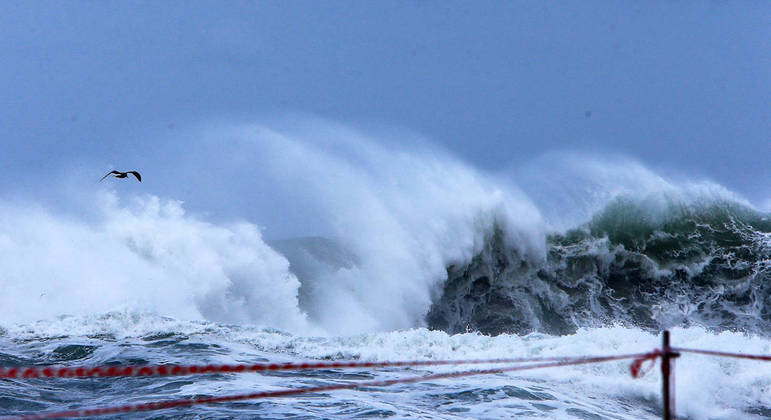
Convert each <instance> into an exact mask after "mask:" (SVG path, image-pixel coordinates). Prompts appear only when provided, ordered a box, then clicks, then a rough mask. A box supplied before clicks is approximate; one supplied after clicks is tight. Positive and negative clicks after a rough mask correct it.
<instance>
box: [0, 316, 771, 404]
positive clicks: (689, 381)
mask: <svg viewBox="0 0 771 420" xmlns="http://www.w3.org/2000/svg"><path fill="white" fill-rule="evenodd" d="M105 334H107V335H109V336H111V337H114V338H115V339H117V340H118V342H117V343H115V342H112V341H109V342H103V341H100V340H99V339H98V338H89V339H85V338H84V337H85V336H91V337H99V336H102V335H105ZM164 334H177V335H181V336H184V337H186V338H187V340H188V341H189V342H193V343H198V342H200V343H206V344H207V345H216V346H218V348H220V349H223V350H224V351H218V352H217V353H215V354H212V353H208V355H207V356H205V357H206V359H203V360H201V362H202V363H210V362H212V363H252V362H254V361H255V360H270V361H272V362H290V361H307V360H318V359H332V360H339V359H343V360H351V359H356V360H361V361H394V360H446V359H456V360H458V359H482V358H485V359H486V358H506V357H548V356H583V355H616V354H627V353H639V352H648V351H651V350H653V349H655V348H657V347H658V346H660V343H661V338H660V335H657V334H651V333H649V332H645V331H642V330H640V329H637V328H626V327H605V328H586V329H580V330H578V331H577V332H576V333H574V334H570V335H565V336H550V335H544V334H530V335H526V336H517V335H507V334H503V335H499V336H496V337H490V336H483V335H479V334H476V333H468V334H457V335H448V334H446V333H444V332H441V331H428V330H426V329H422V328H417V329H410V330H404V331H391V332H381V333H367V334H360V335H351V336H336V337H318V336H305V335H290V334H286V333H282V332H278V331H274V330H264V329H259V328H255V327H246V326H228V325H223V324H219V323H214V322H208V321H196V322H191V321H180V320H174V319H170V318H160V317H158V316H156V315H152V314H139V313H131V312H122V313H112V314H106V315H100V316H83V317H66V318H61V319H55V320H50V321H45V322H38V323H35V324H28V325H15V326H11V327H9V328H8V331H7V332H6V334H5V335H6V337H9V338H14V339H17V338H18V339H24V340H37V341H39V342H40V343H41V345H45V343H49V342H51V340H52V339H54V340H58V341H53V343H54V344H52V345H54V346H59V345H62V340H64V341H67V340H70V341H71V342H73V343H81V344H98V345H101V346H104V349H103V350H100V351H102V352H103V353H104V354H105V355H109V354H110V350H109V348H110V346H115V345H116V344H121V343H130V344H131V347H130V348H131V349H132V353H131V354H132V355H135V357H144V358H146V359H148V360H154V358H158V357H160V358H161V360H164V361H166V362H169V361H171V362H174V361H176V362H177V363H194V362H195V361H196V360H197V359H196V358H197V357H201V356H198V355H196V354H194V353H191V354H186V353H179V354H176V353H175V354H174V355H172V354H167V353H163V354H162V355H161V354H158V355H156V354H155V353H156V352H157V351H158V350H157V349H155V348H153V347H145V345H146V344H147V343H148V342H147V341H145V339H146V338H145V337H147V336H152V335H160V336H163V335H164ZM63 335H64V336H67V335H69V336H70V337H71V338H69V339H62V338H60V337H62V336H63ZM672 344H673V345H675V346H679V347H687V348H700V349H714V350H721V351H728V352H738V353H745V354H769V353H771V341H769V340H768V339H766V338H762V337H759V336H754V335H747V334H742V333H734V332H722V333H713V332H710V331H707V330H705V329H703V328H697V327H694V328H675V329H673V330H672ZM121 348H122V349H126V348H127V347H126V346H125V344H122V345H121ZM41 349H42V348H41ZM42 350H43V351H45V349H42ZM49 350H51V349H49ZM95 357H99V355H96V356H95ZM178 357H181V359H177V358H178ZM191 358H192V359H191ZM629 363H630V361H618V362H604V363H598V364H588V365H579V366H568V367H559V368H549V369H538V370H527V371H520V372H513V373H510V374H505V375H486V376H473V377H468V378H458V379H451V380H442V381H432V383H433V384H434V385H428V384H421V383H417V384H412V385H407V386H403V387H401V388H400V389H401V392H399V393H393V392H388V391H384V392H380V391H378V390H375V389H368V390H366V391H339V392H333V393H329V394H328V395H327V396H326V397H325V398H324V399H323V402H324V404H326V406H334V404H338V403H339V404H344V405H351V404H353V405H356V406H362V407H367V406H380V405H383V406H388V407H390V410H392V411H395V412H396V413H397V415H408V414H410V413H414V412H415V411H416V410H417V411H421V410H423V411H424V414H426V415H432V416H437V415H439V416H441V415H448V416H452V415H451V414H450V412H448V410H449V409H451V408H454V409H457V410H459V411H458V412H460V413H465V414H464V415H465V416H475V417H483V418H502V417H511V416H512V415H514V414H515V413H520V415H527V414H525V413H527V412H529V411H531V412H532V413H535V414H538V413H540V414H539V416H543V415H546V414H545V413H548V415H546V417H548V418H558V419H570V418H575V417H576V416H577V415H578V413H580V412H581V411H583V412H585V413H589V414H587V415H588V416H591V415H600V416H608V417H611V418H622V419H640V418H650V419H654V418H658V417H659V416H660V414H659V410H660V401H661V400H660V399H661V394H660V390H661V375H660V370H659V366H658V363H657V364H656V365H655V366H654V368H653V369H652V370H650V371H649V372H648V373H647V374H646V375H645V376H643V377H642V378H637V379H635V378H633V377H631V375H630V373H629ZM647 366H649V365H648V364H647V363H646V365H645V367H647ZM488 367H493V366H492V365H490V366H487V365H475V366H461V367H458V366H436V367H430V368H418V369H397V370H393V369H385V370H380V371H373V372H372V374H373V375H374V378H381V379H385V378H397V377H408V376H415V375H423V374H426V373H439V372H449V371H455V370H463V369H475V368H488ZM302 384H304V382H303V379H302V377H301V376H300V377H298V378H294V377H292V376H288V377H287V376H279V377H272V376H263V375H255V374H248V373H247V374H242V375H237V376H234V377H233V378H231V379H229V380H226V381H214V382H212V381H203V380H201V381H197V382H196V383H193V384H191V385H189V386H187V388H186V391H187V392H189V393H193V394H196V393H213V394H217V395H225V394H238V393H248V392H253V391H254V389H261V390H271V389H282V388H286V387H296V386H301V385H302ZM675 384H676V402H677V412H678V414H679V415H681V416H686V417H688V418H693V419H734V418H763V414H762V412H760V411H758V410H762V409H763V407H770V406H771V393H769V392H768V390H769V389H771V364H769V363H767V362H762V361H752V360H739V359H726V358H719V357H712V356H702V355H696V354H690V353H683V354H682V355H681V357H680V358H679V359H678V360H677V362H676V367H675ZM506 387H512V388H511V389H513V390H514V391H516V390H517V389H522V390H529V391H530V392H536V393H539V394H540V395H542V397H539V398H530V397H528V396H527V395H523V396H518V394H517V393H516V392H514V393H512V395H506V394H505V393H503V392H502V390H506V389H507V388H506ZM488 390H489V391H488ZM536 390H539V391H536ZM460 393H467V394H469V395H467V397H463V396H462V395H456V394H460ZM470 393H476V395H477V396H476V397H474V398H471V399H468V398H470V395H471V394H470ZM444 395H446V396H447V397H444ZM302 398H303V397H302V396H300V397H296V398H294V399H289V400H276V401H275V402H274V403H273V404H275V405H272V406H271V408H270V410H271V412H272V413H278V412H285V413H287V414H288V415H289V414H299V413H300V412H298V411H296V408H294V407H296V405H297V401H298V399H300V400H302ZM302 401H304V402H303V404H306V403H310V402H309V401H307V400H302ZM437 401H445V402H442V403H438V402H437ZM543 410H547V411H545V412H544V411H543ZM577 410H578V411H577ZM322 413H323V411H322ZM753 413H755V414H753ZM535 414H533V415H532V416H534V417H538V416H536V415H535Z"/></svg>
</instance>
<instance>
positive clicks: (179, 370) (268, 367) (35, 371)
mask: <svg viewBox="0 0 771 420" xmlns="http://www.w3.org/2000/svg"><path fill="white" fill-rule="evenodd" d="M572 359H576V357H520V358H506V359H469V360H418V361H385V362H351V361H345V362H310V363H254V364H233V365H147V366H141V365H134V366H93V367H87V366H69V367H68V366H21V367H0V379H27V378H88V377H95V376H101V377H117V376H178V375H200V374H213V373H241V372H267V371H279V370H308V369H346V368H383V367H417V366H438V365H467V364H511V363H532V362H555V361H565V360H572Z"/></svg>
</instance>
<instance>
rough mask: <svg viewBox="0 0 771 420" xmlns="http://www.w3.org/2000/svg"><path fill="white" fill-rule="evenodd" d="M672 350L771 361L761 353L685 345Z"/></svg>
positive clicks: (770, 357) (769, 357) (770, 358)
mask: <svg viewBox="0 0 771 420" xmlns="http://www.w3.org/2000/svg"><path fill="white" fill-rule="evenodd" d="M672 350H673V351H679V352H685V353H698V354H706V355H709V356H721V357H734V358H737V359H751V360H764V361H766V362H771V356H766V355H759V354H742V353H728V352H724V351H714V350H699V349H689V348H683V347H672Z"/></svg>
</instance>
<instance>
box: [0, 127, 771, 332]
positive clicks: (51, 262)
mask: <svg viewBox="0 0 771 420" xmlns="http://www.w3.org/2000/svg"><path fill="white" fill-rule="evenodd" d="M183 137H184V138H182V139H179V140H178V141H177V140H174V141H171V142H169V143H168V144H165V145H164V146H163V147H159V152H158V154H157V158H156V159H158V160H157V161H156V162H154V163H153V162H152V161H148V162H147V166H146V167H143V169H142V171H143V172H142V173H143V175H145V177H144V178H145V180H146V181H147V182H143V183H142V184H141V185H139V184H128V185H127V184H120V187H118V186H117V184H110V185H115V187H116V188H115V190H113V192H108V191H105V190H104V188H106V186H107V185H108V184H98V185H97V186H96V187H95V183H94V179H92V178H89V177H88V176H87V175H86V174H85V172H90V173H96V174H98V176H101V175H102V174H103V172H102V168H101V167H100V168H98V169H93V170H92V171H91V170H89V171H86V170H80V172H75V171H70V176H71V177H73V178H77V179H79V180H80V181H77V183H79V184H78V185H76V186H74V187H70V189H69V190H67V194H63V196H64V197H65V199H64V200H63V201H66V200H70V201H75V202H76V203H65V205H57V204H51V205H49V206H48V207H45V206H43V205H39V204H36V205H32V206H30V205H25V204H16V205H10V204H5V205H0V267H2V268H3V271H2V272H0V286H2V289H3V290H4V294H3V295H2V296H0V305H3V307H4V308H6V313H7V315H6V316H5V317H4V319H5V320H6V322H11V321H20V322H27V321H33V320H36V319H41V318H51V317H55V316H57V315H63V314H76V315H87V314H99V313H105V312H109V311H115V310H129V311H150V312H154V313H156V314H160V315H169V316H172V317H176V318H179V319H208V320H213V321H219V322H227V323H239V324H252V325H259V326H265V327H275V328H279V329H284V330H289V331H291V332H297V333H301V334H316V333H329V334H350V333H359V332H370V331H384V330H395V329H404V328H412V327H422V326H430V327H432V328H440V329H443V330H447V331H449V332H458V331H467V330H475V331H482V332H485V333H498V332H517V333H524V332H530V331H544V332H550V333H565V332H570V331H573V330H575V328H576V327H578V326H582V325H605V324H609V323H617V322H624V323H629V324H634V325H641V326H644V327H646V328H656V327H658V326H671V325H689V324H690V323H698V324H703V325H709V326H714V327H715V328H736V329H747V330H754V329H761V330H763V331H766V330H768V327H767V325H768V323H769V321H768V318H769V314H768V310H767V309H765V308H766V306H767V305H766V303H767V302H766V301H765V300H766V299H767V295H768V290H767V289H766V286H765V283H768V281H767V280H768V259H769V257H768V252H769V251H768V232H769V228H768V222H767V220H766V219H763V216H762V215H760V214H758V213H755V212H754V211H753V210H750V208H749V207H747V206H745V205H743V204H741V203H740V201H736V200H733V199H727V198H725V197H724V198H721V199H711V198H709V199H704V200H702V199H701V198H703V197H704V195H703V194H701V193H699V192H698V191H697V193H695V194H691V195H689V194H680V195H678V194H675V196H676V199H674V200H669V201H667V200H664V202H665V204H666V205H663V206H662V205H660V204H661V202H662V201H661V200H653V201H651V200H646V199H645V198H639V197H646V196H650V195H651V194H653V195H654V196H655V194H656V193H657V192H661V191H665V192H666V190H667V189H668V188H669V186H670V185H671V184H669V183H668V182H666V181H665V180H663V179H661V178H660V177H657V176H652V175H651V174H650V172H649V171H648V170H647V169H645V168H642V167H641V166H638V167H636V168H635V167H634V166H630V165H626V164H624V165H618V164H617V165H615V166H614V165H609V166H605V165H603V164H602V163H601V162H599V163H598V162H593V163H592V164H591V165H590V169H586V168H584V167H582V166H581V165H578V166H576V168H577V169H576V170H577V172H578V174H579V175H580V176H574V174H567V175H565V176H563V177H562V178H560V177H555V176H544V175H543V174H540V173H539V172H538V171H536V170H532V169H528V171H527V172H528V173H529V174H531V181H533V182H527V183H525V182H521V180H517V181H515V182H509V181H508V180H506V179H505V178H504V177H503V176H498V175H493V174H489V173H485V172H483V171H480V170H477V169H474V168H472V167H470V166H468V165H466V164H464V163H463V162H461V161H460V160H459V159H456V158H453V157H451V156H448V155H447V154H445V153H442V152H441V151H437V150H435V149H434V148H431V147H430V146H426V145H421V146H414V145H409V146H408V145H404V144H401V145H398V144H394V143H389V145H388V146H385V145H384V142H382V141H381V140H382V139H380V138H372V137H371V136H368V135H364V134H362V133H361V132H358V131H355V130H351V129H348V128H345V127H340V126H337V125H334V124H328V123H318V122H310V123H309V122H307V121H301V122H300V123H298V124H293V128H291V129H280V130H278V129H274V128H269V127H266V126H260V125H248V124H213V125H211V126H207V127H205V128H204V129H200V128H199V129H196V130H193V131H190V132H186V133H185V134H184V136H183ZM572 161H573V162H580V161H582V160H580V159H578V160H576V159H574V160H572ZM538 167H539V168H548V169H549V170H551V168H553V167H554V165H548V164H547V165H540V166H538ZM171 168H173V170H174V171H176V173H175V175H177V176H171V172H172V169H171ZM202 168H203V169H204V170H202ZM630 169H634V170H633V171H631V174H630V173H629V172H630ZM558 172H559V171H558ZM616 173H621V174H625V177H620V176H616ZM164 174H165V175H166V176H164ZM550 175H553V174H550ZM83 179H85V180H86V181H83ZM576 179H589V180H592V179H601V180H603V182H605V184H600V185H592V189H591V191H590V193H585V192H584V191H583V190H581V189H578V188H574V186H570V185H569V186H568V188H566V190H567V191H569V192H570V194H555V193H553V192H552V190H551V189H550V188H548V187H549V186H548V185H545V184H544V183H543V181H545V180H548V181H549V182H551V183H552V184H554V185H556V186H558V187H560V188H562V187H563V186H565V185H567V184H569V182H566V180H570V181H572V180H576ZM641 179H642V180H644V181H645V183H644V188H643V190H644V192H645V193H646V194H647V195H646V194H635V192H636V191H638V190H640V188H641V187H640V185H636V184H635V183H637V182H638V181H639V180H641ZM539 180H540V181H541V182H540V183H539V182H538V181H539ZM619 180H621V181H623V182H622V183H621V185H620V186H619V185H618V182H619ZM608 183H609V184H608ZM614 183H615V184H614ZM518 185H523V186H526V187H527V188H526V191H528V194H527V195H526V194H525V193H523V192H522V191H521V190H520V189H519V187H518ZM100 187H101V188H102V189H98V188H100ZM124 187H125V189H124ZM131 187H134V188H140V187H141V188H142V189H143V190H150V189H151V190H152V191H147V192H148V193H150V194H147V195H142V196H140V197H139V198H136V197H133V198H132V196H130V195H128V194H123V195H121V194H118V193H116V192H114V191H116V190H118V188H120V189H121V190H127V189H128V188H131ZM193 187H194V188H193ZM95 188H97V189H95ZM533 191H537V192H538V194H535V193H533ZM550 192H551V193H550ZM158 196H162V197H175V198H180V199H185V200H187V203H186V205H185V207H186V208H192V209H194V210H195V211H197V212H199V213H206V212H212V213H214V214H215V215H216V216H215V217H213V218H210V219H208V220H205V219H204V217H203V216H191V215H189V214H186V213H185V211H183V207H182V204H181V203H180V202H178V201H175V200H171V199H162V198H158ZM531 197H535V200H532V201H531ZM544 197H545V198H544ZM551 197H559V198H560V200H562V201H563V202H562V203H556V204H558V205H552V204H555V203H549V200H550V198H551ZM614 197H615V198H614ZM623 197H638V198H636V199H634V200H631V199H624V198H623ZM693 197H696V198H698V199H693ZM700 197H701V198H700ZM600 202H601V203H602V206H605V207H602V206H599V207H598V206H597V203H600ZM126 203H129V204H126ZM544 203H546V205H545V204H544ZM576 203H584V204H586V203H588V204H589V205H588V206H587V207H586V208H584V209H583V210H582V211H580V212H577V213H576V215H577V217H578V219H580V218H581V217H583V215H585V214H595V216H594V218H593V219H592V220H591V221H588V222H586V223H584V224H583V225H581V226H580V227H579V228H577V229H572V230H567V229H564V228H563V227H564V226H565V225H566V224H567V225H568V226H576V224H575V223H573V220H574V218H572V217H565V218H564V220H555V219H554V218H553V216H554V215H556V216H557V217H561V214H562V212H563V211H564V209H565V208H570V207H577V206H576V205H575V204H576ZM608 203H610V204H608ZM651 203H654V204H655V205H653V206H651ZM68 206H69V207H68ZM539 206H540V208H539ZM62 207H65V208H67V210H68V212H66V213H65V214H62V213H60V212H59V211H57V210H58V209H61V208H62ZM598 208H600V209H602V208H604V210H599V211H598V210H597V209H598ZM84 209H87V210H84ZM546 209H548V210H550V211H545V210H546ZM543 214H545V215H546V221H545V220H544V218H543V217H542V215H543ZM217 218H219V219H220V220H222V219H236V220H245V221H243V222H238V223H231V222H217V221H216V220H217ZM212 220H214V221H212ZM254 223H260V224H264V225H265V226H266V230H265V231H266V232H271V231H273V232H275V227H276V226H280V225H282V224H283V226H284V228H287V226H288V227H289V228H294V229H296V231H295V233H299V235H297V236H311V235H321V236H325V237H327V238H334V240H330V239H323V238H318V237H311V238H307V237H306V238H305V239H295V240H269V241H267V243H266V242H265V241H263V231H262V230H261V228H258V227H257V225H255V224H254ZM549 225H551V227H552V230H551V231H552V232H554V233H552V234H551V235H547V232H549V231H550V230H549V229H550V228H549ZM271 229H273V230H271ZM285 231H286V230H285ZM273 239H277V238H276V237H274V238H273Z"/></svg>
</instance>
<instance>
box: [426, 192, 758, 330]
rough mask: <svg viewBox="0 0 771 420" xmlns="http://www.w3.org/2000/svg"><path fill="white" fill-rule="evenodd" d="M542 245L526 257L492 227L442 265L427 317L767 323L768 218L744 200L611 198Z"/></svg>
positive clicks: (729, 326)
mask: <svg viewBox="0 0 771 420" xmlns="http://www.w3.org/2000/svg"><path fill="white" fill-rule="evenodd" d="M652 202H655V203H656V205H651V203H652ZM662 203H663V204H662ZM548 247H549V251H548V257H547V259H546V261H541V260H533V259H531V258H527V257H526V256H523V255H521V254H520V253H519V252H518V251H517V250H516V249H513V248H511V247H507V246H506V245H505V244H504V243H503V242H502V241H501V240H500V235H498V234H493V235H491V237H490V238H489V240H488V242H487V244H486V246H485V249H484V251H482V252H481V253H479V254H478V255H476V256H475V257H474V258H473V260H472V262H471V263H470V264H468V265H463V266H453V267H450V268H449V269H448V280H447V282H446V284H445V287H444V292H443V295H442V297H441V299H439V300H438V301H436V302H435V303H434V305H433V307H432V309H431V311H430V312H429V314H428V316H427V320H428V323H429V326H431V327H432V328H437V329H442V330H446V331H448V332H462V331H468V330H473V331H481V332H484V333H490V334H497V333H503V332H513V333H526V332H531V331H542V332H547V333H553V334H564V333H568V332H573V331H575V330H576V329H577V328H578V327H581V326H598V325H608V324H619V323H620V324H626V325H630V326H632V325H633V326H638V327H642V328H647V329H651V330H658V329H663V328H671V327H673V326H690V325H701V326H706V327H709V328H715V329H719V330H740V331H747V332H762V333H764V334H771V219H770V218H769V217H768V215H764V214H762V213H759V212H757V211H755V210H753V209H751V208H750V207H748V206H746V205H745V204H742V203H737V202H733V201H727V200H719V199H718V200H697V201H695V202H688V201H684V199H683V198H682V197H679V198H677V199H663V200H662V199H661V196H658V197H651V196H648V197H643V198H641V197H636V198H632V197H629V196H622V197H617V198H616V199H614V200H612V201H611V202H610V203H609V204H607V205H606V207H605V208H604V209H603V210H602V211H600V212H599V213H598V214H596V215H595V216H594V217H593V218H592V219H591V221H589V222H588V223H585V224H584V225H582V226H580V227H579V228H576V229H571V230H568V231H567V232H564V233H561V234H554V235H551V236H550V237H549V238H548Z"/></svg>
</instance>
